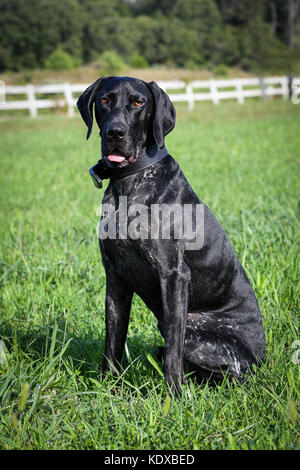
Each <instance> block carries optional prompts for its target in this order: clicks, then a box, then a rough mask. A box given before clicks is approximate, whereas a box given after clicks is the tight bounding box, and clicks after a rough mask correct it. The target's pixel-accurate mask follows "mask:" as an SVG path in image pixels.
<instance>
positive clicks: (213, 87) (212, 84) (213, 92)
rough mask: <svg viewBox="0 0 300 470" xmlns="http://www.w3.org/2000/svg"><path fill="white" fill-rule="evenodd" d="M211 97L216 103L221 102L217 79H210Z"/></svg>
mask: <svg viewBox="0 0 300 470" xmlns="http://www.w3.org/2000/svg"><path fill="white" fill-rule="evenodd" d="M210 92H211V99H212V102H213V103H214V104H219V98H218V88H217V84H216V82H215V80H211V81H210Z"/></svg>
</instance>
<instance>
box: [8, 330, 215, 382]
mask: <svg viewBox="0 0 300 470" xmlns="http://www.w3.org/2000/svg"><path fill="white" fill-rule="evenodd" d="M98 333H99V334H98ZM0 340H2V341H4V343H5V347H6V351H7V353H8V354H12V355H15V356H16V357H17V358H18V361H20V360H22V353H23V354H24V360H25V361H26V360H27V361H28V358H30V359H31V360H32V361H38V362H40V363H43V362H44V364H45V367H47V365H48V364H49V361H50V360H52V361H53V360H55V358H59V359H61V361H60V364H64V362H66V363H68V365H69V370H70V366H71V369H72V370H74V372H76V373H79V374H80V375H81V376H82V377H84V378H86V379H88V378H93V379H96V380H102V379H103V374H102V361H103V355H104V342H105V332H104V330H102V331H101V330H100V331H99V332H96V335H95V331H86V332H85V333H84V334H83V333H82V332H81V333H80V334H74V331H69V330H68V328H67V325H66V324H65V322H64V321H61V322H60V323H59V326H57V327H55V326H54V327H53V326H49V325H47V326H44V327H42V326H41V327H40V328H37V327H36V328H33V329H31V330H30V329H27V331H26V332H24V331H23V330H21V329H20V328H19V329H17V328H14V327H12V326H8V325H6V326H2V327H1V326H0ZM162 344H163V340H162V339H161V340H159V339H158V338H154V339H153V343H152V344H151V343H149V342H148V341H146V340H145V336H144V335H143V334H142V333H140V334H137V333H135V334H133V335H131V336H130V338H128V339H127V342H126V345H125V351H124V354H123V358H122V362H121V372H120V374H119V377H120V375H121V376H122V377H124V378H125V380H126V381H127V383H128V382H130V383H131V384H132V385H134V386H135V387H142V386H144V384H145V383H148V382H149V380H152V381H154V382H157V379H158V378H159V377H160V378H161V381H162V382H163V348H162ZM185 372H187V373H188V374H189V378H190V379H192V380H194V381H195V382H196V383H197V384H198V385H203V384H205V383H208V384H209V385H210V386H212V387H215V386H216V385H219V384H220V382H221V381H220V380H219V379H216V377H211V375H210V374H208V373H205V371H204V374H203V371H201V375H199V374H195V371H192V370H190V369H189V368H188V367H185Z"/></svg>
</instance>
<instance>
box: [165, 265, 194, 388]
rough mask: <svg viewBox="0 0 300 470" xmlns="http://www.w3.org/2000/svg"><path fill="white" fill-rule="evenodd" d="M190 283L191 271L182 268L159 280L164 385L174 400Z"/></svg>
mask: <svg viewBox="0 0 300 470" xmlns="http://www.w3.org/2000/svg"><path fill="white" fill-rule="evenodd" d="M189 279H190V271H189V269H188V268H187V267H186V266H185V265H184V266H183V267H181V268H180V269H177V268H176V269H172V272H171V273H170V274H168V276H167V277H165V278H164V279H162V280H161V293H162V302H163V330H164V339H165V348H164V363H165V364H164V372H165V381H166V383H167V384H168V386H169V387H170V389H171V392H172V393H173V394H174V395H175V396H179V395H180V393H181V392H180V386H181V384H182V383H183V382H184V375H183V352H184V338H185V328H186V318H187V307H188V290H189Z"/></svg>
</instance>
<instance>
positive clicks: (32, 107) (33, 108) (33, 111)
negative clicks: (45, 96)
mask: <svg viewBox="0 0 300 470" xmlns="http://www.w3.org/2000/svg"><path fill="white" fill-rule="evenodd" d="M27 97H28V101H29V103H28V104H29V112H30V116H31V117H33V118H35V117H37V106H36V103H35V93H34V86H33V85H32V84H31V83H29V84H28V85H27Z"/></svg>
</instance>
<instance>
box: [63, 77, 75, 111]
mask: <svg viewBox="0 0 300 470" xmlns="http://www.w3.org/2000/svg"><path fill="white" fill-rule="evenodd" d="M64 96H65V100H66V103H67V105H68V116H70V117H72V116H74V105H73V95H72V88H71V85H70V83H65V84H64Z"/></svg>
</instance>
